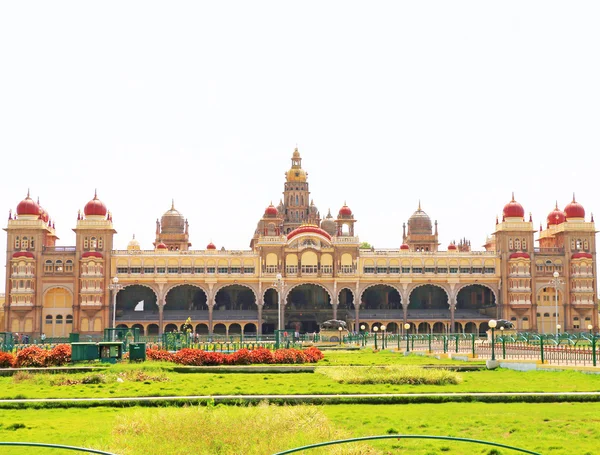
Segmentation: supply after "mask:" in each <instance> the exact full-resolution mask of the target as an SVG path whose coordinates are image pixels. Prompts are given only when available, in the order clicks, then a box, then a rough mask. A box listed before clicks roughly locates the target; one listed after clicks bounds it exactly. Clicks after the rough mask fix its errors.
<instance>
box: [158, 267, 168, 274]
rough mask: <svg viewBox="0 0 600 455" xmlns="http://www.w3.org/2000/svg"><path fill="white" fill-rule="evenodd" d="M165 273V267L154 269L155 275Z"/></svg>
mask: <svg viewBox="0 0 600 455" xmlns="http://www.w3.org/2000/svg"><path fill="white" fill-rule="evenodd" d="M166 271H167V269H166V268H165V267H156V273H165V272H166Z"/></svg>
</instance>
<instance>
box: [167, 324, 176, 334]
mask: <svg viewBox="0 0 600 455" xmlns="http://www.w3.org/2000/svg"><path fill="white" fill-rule="evenodd" d="M177 331H178V328H177V324H167V325H166V326H165V331H164V333H168V332H177Z"/></svg>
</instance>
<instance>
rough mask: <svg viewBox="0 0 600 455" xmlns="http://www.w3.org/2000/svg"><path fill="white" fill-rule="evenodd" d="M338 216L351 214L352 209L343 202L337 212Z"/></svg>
mask: <svg viewBox="0 0 600 455" xmlns="http://www.w3.org/2000/svg"><path fill="white" fill-rule="evenodd" d="M338 216H352V210H350V207H348V206H347V205H346V203H345V202H344V206H343V207H342V208H341V209H340V211H339V212H338Z"/></svg>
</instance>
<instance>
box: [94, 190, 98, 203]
mask: <svg viewBox="0 0 600 455" xmlns="http://www.w3.org/2000/svg"><path fill="white" fill-rule="evenodd" d="M96 199H98V189H97V188H94V200H96Z"/></svg>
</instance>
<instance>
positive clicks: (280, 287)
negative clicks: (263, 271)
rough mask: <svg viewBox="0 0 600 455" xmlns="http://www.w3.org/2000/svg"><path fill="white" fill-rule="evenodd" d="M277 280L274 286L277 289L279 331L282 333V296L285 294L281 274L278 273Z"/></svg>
mask: <svg viewBox="0 0 600 455" xmlns="http://www.w3.org/2000/svg"><path fill="white" fill-rule="evenodd" d="M275 279H276V280H277V281H276V282H275V283H273V286H275V288H276V289H277V330H278V331H281V294H282V292H283V278H282V276H281V273H278V274H277V276H276V277H275Z"/></svg>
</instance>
